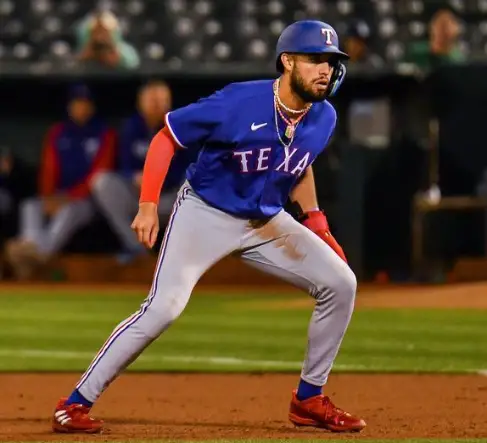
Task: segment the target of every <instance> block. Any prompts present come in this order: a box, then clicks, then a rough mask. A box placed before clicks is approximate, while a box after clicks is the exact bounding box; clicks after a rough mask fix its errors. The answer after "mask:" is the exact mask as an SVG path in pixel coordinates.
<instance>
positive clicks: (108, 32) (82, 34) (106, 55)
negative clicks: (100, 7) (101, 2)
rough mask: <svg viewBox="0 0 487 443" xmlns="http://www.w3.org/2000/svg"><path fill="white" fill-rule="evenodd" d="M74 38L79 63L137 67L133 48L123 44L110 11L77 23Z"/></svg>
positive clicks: (117, 24)
mask: <svg viewBox="0 0 487 443" xmlns="http://www.w3.org/2000/svg"><path fill="white" fill-rule="evenodd" d="M76 37H77V41H78V48H79V53H78V59H79V60H81V61H84V62H88V63H96V64H101V65H102V66H106V67H112V68H120V69H135V68H137V67H138V66H139V63H140V60H139V55H138V54H137V51H136V49H135V48H134V47H133V46H132V45H130V44H129V43H127V42H126V41H124V39H123V38H122V33H121V31H120V25H119V23H118V20H117V18H116V17H115V16H114V15H113V14H112V13H111V12H102V13H95V14H93V15H89V16H88V17H86V18H85V19H84V20H82V22H81V23H80V24H79V26H78V28H77V30H76Z"/></svg>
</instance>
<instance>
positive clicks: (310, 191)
mask: <svg viewBox="0 0 487 443" xmlns="http://www.w3.org/2000/svg"><path fill="white" fill-rule="evenodd" d="M290 198H291V202H292V203H293V205H294V206H295V207H297V208H298V220H299V221H300V222H301V223H302V224H303V225H304V226H306V227H307V228H308V229H310V230H311V231H313V232H314V233H315V234H316V235H317V236H318V237H320V238H321V239H322V240H323V241H325V242H326V243H327V244H328V246H330V247H331V248H332V249H333V250H334V251H335V252H336V253H337V254H338V255H339V256H340V257H341V258H342V259H343V260H344V261H345V262H346V261H347V258H346V256H345V254H344V252H343V249H342V247H341V246H340V245H339V244H338V242H337V241H336V240H335V237H333V235H332V234H331V232H330V227H329V225H328V220H327V219H326V216H325V214H324V213H323V211H321V210H320V208H319V204H318V198H317V196H316V185H315V179H314V174H313V168H312V166H308V167H307V168H306V171H305V172H304V174H303V177H302V178H301V180H300V181H299V183H298V184H297V185H296V186H295V187H294V189H293V190H292V192H291V195H290Z"/></svg>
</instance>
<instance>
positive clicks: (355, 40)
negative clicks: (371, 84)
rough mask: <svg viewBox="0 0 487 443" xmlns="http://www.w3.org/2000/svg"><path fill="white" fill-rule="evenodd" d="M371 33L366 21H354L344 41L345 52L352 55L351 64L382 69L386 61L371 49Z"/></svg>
mask: <svg viewBox="0 0 487 443" xmlns="http://www.w3.org/2000/svg"><path fill="white" fill-rule="evenodd" d="M370 39H371V32H370V28H369V25H368V24H367V23H366V22H364V21H358V20H356V21H352V22H351V23H350V24H349V26H348V31H347V34H346V37H345V41H344V50H345V52H347V53H348V54H349V55H350V59H349V64H351V65H356V66H361V67H363V68H368V69H370V68H380V67H382V66H383V65H384V60H383V59H382V58H381V57H380V56H379V55H378V54H374V53H373V52H372V50H371V48H370Z"/></svg>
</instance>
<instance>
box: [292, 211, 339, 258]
mask: <svg viewBox="0 0 487 443" xmlns="http://www.w3.org/2000/svg"><path fill="white" fill-rule="evenodd" d="M306 216H307V218H306V219H305V220H303V221H302V224H303V225H304V226H306V227H307V228H308V229H310V230H311V231H313V232H314V233H315V234H316V235H317V236H318V237H320V238H321V239H322V240H323V241H324V242H326V243H327V244H328V246H330V247H331V248H332V249H333V250H334V251H335V252H336V253H337V254H338V255H339V256H340V258H341V259H342V260H343V261H344V262H345V263H348V261H347V257H346V256H345V253H344V252H343V249H342V247H341V246H340V245H339V244H338V242H337V241H336V239H335V237H333V235H332V234H331V232H330V227H329V225H328V220H327V219H326V217H325V214H323V213H322V212H321V211H313V212H308V213H307V214H306Z"/></svg>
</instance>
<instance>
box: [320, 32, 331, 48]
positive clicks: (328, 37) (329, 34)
mask: <svg viewBox="0 0 487 443" xmlns="http://www.w3.org/2000/svg"><path fill="white" fill-rule="evenodd" d="M321 33H322V34H323V35H324V36H325V43H326V44H327V45H332V44H333V41H332V39H331V37H332V35H333V29H327V28H322V29H321Z"/></svg>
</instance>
